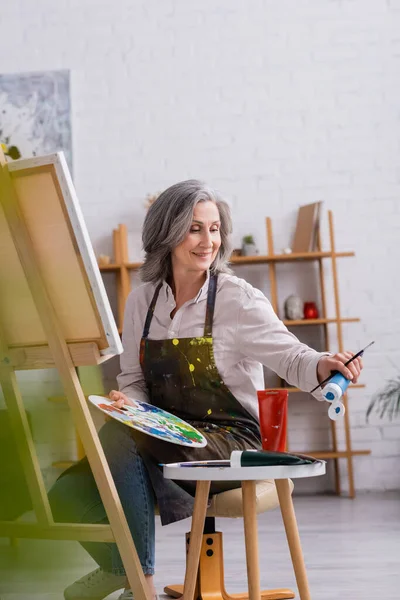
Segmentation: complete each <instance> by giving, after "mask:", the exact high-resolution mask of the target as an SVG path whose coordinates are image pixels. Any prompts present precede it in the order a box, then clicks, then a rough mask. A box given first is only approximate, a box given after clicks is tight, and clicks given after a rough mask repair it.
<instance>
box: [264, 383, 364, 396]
mask: <svg viewBox="0 0 400 600" xmlns="http://www.w3.org/2000/svg"><path fill="white" fill-rule="evenodd" d="M356 388H365V384H364V383H355V384H353V385H350V386H349V387H348V391H351V390H354V389H356ZM274 389H275V388H274ZM276 389H279V390H287V391H288V392H293V393H294V392H303V394H307V393H309V392H305V391H304V390H300V389H299V388H297V387H282V388H276Z"/></svg>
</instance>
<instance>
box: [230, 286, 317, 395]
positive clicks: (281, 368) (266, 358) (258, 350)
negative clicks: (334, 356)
mask: <svg viewBox="0 0 400 600" xmlns="http://www.w3.org/2000/svg"><path fill="white" fill-rule="evenodd" d="M237 344H238V346H237V347H238V348H240V350H241V352H242V354H243V356H245V357H247V358H250V359H253V360H256V361H258V362H261V363H262V364H263V365H265V366H266V367H268V368H269V369H272V371H274V372H275V373H277V374H278V375H279V377H281V378H282V379H285V380H286V381H287V382H288V383H289V384H290V385H293V386H295V387H298V388H300V389H301V390H303V391H305V392H309V391H310V390H311V389H313V388H314V387H315V386H316V385H318V379H317V364H318V361H319V360H320V359H321V358H322V357H323V356H327V355H329V353H328V352H316V351H315V350H313V349H312V348H310V347H309V346H307V345H306V344H303V343H302V342H300V341H299V340H298V339H297V337H296V336H295V335H293V334H292V333H291V332H290V331H288V329H287V328H286V326H285V325H284V324H283V323H282V321H281V320H280V319H279V318H278V317H277V315H276V314H275V312H274V310H273V308H272V306H271V303H270V302H269V300H268V299H267V298H266V297H265V296H264V294H263V293H262V292H260V291H259V290H256V289H254V288H252V289H251V290H243V295H242V300H241V306H240V309H239V312H238V326H237ZM314 396H315V397H316V398H317V399H318V400H321V399H322V395H321V392H320V391H319V390H317V391H316V392H315V393H314Z"/></svg>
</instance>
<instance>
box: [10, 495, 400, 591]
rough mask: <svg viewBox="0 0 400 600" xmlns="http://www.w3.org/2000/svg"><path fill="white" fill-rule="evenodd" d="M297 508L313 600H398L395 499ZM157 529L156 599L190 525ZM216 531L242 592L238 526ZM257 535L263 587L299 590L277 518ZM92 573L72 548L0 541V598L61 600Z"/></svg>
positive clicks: (179, 558)
mask: <svg viewBox="0 0 400 600" xmlns="http://www.w3.org/2000/svg"><path fill="white" fill-rule="evenodd" d="M295 509H296V514H297V519H298V522H299V529H300V535H301V539H302V544H303V550H304V554H305V559H306V563H307V568H308V577H309V581H310V587H311V593H312V598H313V600H377V599H379V600H381V599H384V598H385V599H386V598H387V599H393V600H398V599H400V492H399V493H396V492H386V493H382V494H372V493H371V494H363V495H359V496H358V498H357V499H356V500H348V499H344V498H337V497H334V496H333V497H331V496H313V497H296V498H295ZM157 525H158V526H157V573H156V583H157V587H158V589H159V591H160V592H161V591H162V589H163V587H164V585H166V584H168V583H179V582H181V581H182V578H183V569H184V560H185V555H184V552H185V550H184V532H185V531H186V530H188V528H189V521H188V520H186V521H181V522H180V523H175V524H173V525H169V526H168V527H161V526H160V524H159V523H158V524H157ZM217 529H219V530H222V531H223V532H224V545H225V555H226V556H225V559H226V560H225V563H226V567H225V569H226V587H227V589H228V591H230V592H240V591H242V590H244V589H245V588H246V569H245V556H244V550H243V524H242V521H241V520H233V519H229V520H223V519H221V520H219V521H218V522H217ZM259 531H260V539H259V541H260V556H261V565H260V566H261V578H262V582H261V583H262V587H263V588H267V587H292V588H293V589H295V590H296V586H295V580H294V576H293V572H292V569H291V563H290V557H289V553H288V550H287V546H286V542H285V536H284V532H283V526H282V521H281V517H280V514H279V512H278V511H272V512H270V513H266V514H264V515H261V517H260V518H259ZM93 568H95V565H94V563H93V561H92V560H91V558H90V557H89V556H88V555H87V554H86V553H85V552H84V550H83V549H82V548H81V547H80V546H79V545H78V544H77V543H76V542H51V541H39V540H38V541H31V540H20V542H19V546H18V547H17V548H12V547H10V545H9V542H8V540H6V539H1V538H0V599H1V600H62V598H63V593H62V590H63V589H64V587H66V586H67V585H69V584H70V583H71V582H72V581H74V580H75V579H77V578H78V577H80V576H82V575H84V574H85V573H86V572H88V571H90V570H91V569H93ZM296 592H297V590H296ZM118 595H119V594H118V593H115V594H113V595H111V596H109V599H110V600H111V599H113V600H114V599H115V598H117V597H118Z"/></svg>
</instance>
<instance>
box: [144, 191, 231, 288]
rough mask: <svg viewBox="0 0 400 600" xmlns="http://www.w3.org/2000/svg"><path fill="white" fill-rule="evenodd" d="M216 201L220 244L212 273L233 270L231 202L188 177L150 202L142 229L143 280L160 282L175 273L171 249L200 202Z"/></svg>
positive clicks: (182, 234) (184, 231)
mask: <svg viewBox="0 0 400 600" xmlns="http://www.w3.org/2000/svg"><path fill="white" fill-rule="evenodd" d="M207 201H211V202H214V203H215V204H216V205H217V208H218V212H219V217H220V221H221V227H220V233H221V246H220V248H219V250H218V254H217V256H216V257H215V259H214V261H213V262H212V264H211V267H210V271H211V272H212V273H222V272H224V273H231V270H230V269H229V267H228V261H229V258H230V256H231V253H232V243H231V233H232V218H231V211H230V208H229V206H228V204H227V203H226V202H225V201H224V200H223V199H222V198H221V196H220V195H219V193H218V192H217V191H216V190H214V189H212V188H210V187H208V186H207V185H206V184H205V183H203V182H202V181H198V180H197V179H188V180H187V181H181V182H180V183H176V184H175V185H172V186H171V187H169V188H168V189H166V190H165V191H164V192H162V194H160V196H159V197H158V198H157V200H156V201H155V202H153V204H152V205H151V206H150V208H149V210H148V212H147V215H146V218H145V220H144V224H143V229H142V242H143V249H144V251H145V259H144V263H143V265H142V267H141V268H140V276H141V279H142V281H151V282H153V283H157V282H158V281H160V280H162V279H167V278H168V277H170V276H171V275H172V266H171V251H172V250H173V249H174V248H176V246H178V245H179V244H180V243H181V242H182V241H183V240H184V239H185V237H186V235H187V233H188V232H189V230H190V227H191V225H192V220H193V211H194V207H195V206H196V204H197V203H198V202H207Z"/></svg>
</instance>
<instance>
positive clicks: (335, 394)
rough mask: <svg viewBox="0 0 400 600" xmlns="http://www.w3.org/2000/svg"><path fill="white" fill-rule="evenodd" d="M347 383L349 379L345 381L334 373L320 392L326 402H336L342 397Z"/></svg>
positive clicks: (344, 378) (338, 374) (339, 374)
mask: <svg viewBox="0 0 400 600" xmlns="http://www.w3.org/2000/svg"><path fill="white" fill-rule="evenodd" d="M349 383H350V379H346V377H345V376H344V375H342V374H341V373H336V375H334V376H333V377H332V379H330V381H329V382H328V383H327V384H326V386H325V387H324V389H323V390H322V395H323V396H324V398H325V400H327V401H328V402H336V401H337V400H340V398H341V397H342V396H343V394H344V393H345V391H346V390H347V388H348V386H349Z"/></svg>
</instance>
